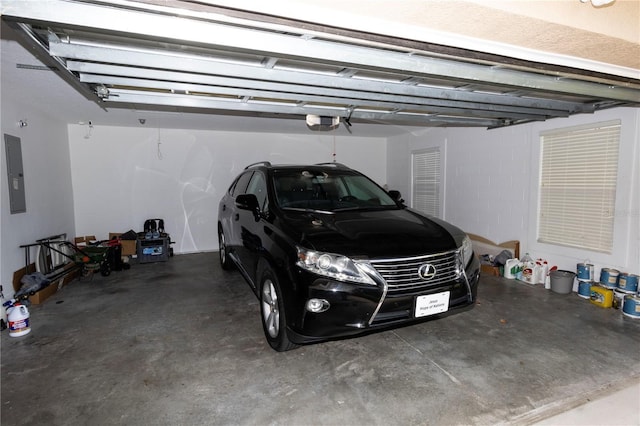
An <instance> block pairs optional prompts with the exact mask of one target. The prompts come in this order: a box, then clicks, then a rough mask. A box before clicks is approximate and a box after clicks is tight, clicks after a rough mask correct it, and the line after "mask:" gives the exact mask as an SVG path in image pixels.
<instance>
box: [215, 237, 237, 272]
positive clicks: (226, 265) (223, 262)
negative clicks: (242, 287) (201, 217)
mask: <svg viewBox="0 0 640 426" xmlns="http://www.w3.org/2000/svg"><path fill="white" fill-rule="evenodd" d="M218 246H219V250H218V254H219V255H220V266H221V267H222V269H224V270H226V271H228V270H229V269H231V268H233V262H232V261H231V259H230V258H229V251H228V248H227V239H226V238H225V236H224V231H222V227H219V228H218Z"/></svg>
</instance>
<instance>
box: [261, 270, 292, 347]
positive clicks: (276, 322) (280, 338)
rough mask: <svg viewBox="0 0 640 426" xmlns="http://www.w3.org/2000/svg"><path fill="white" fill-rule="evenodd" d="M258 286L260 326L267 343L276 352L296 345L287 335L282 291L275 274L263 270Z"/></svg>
mask: <svg viewBox="0 0 640 426" xmlns="http://www.w3.org/2000/svg"><path fill="white" fill-rule="evenodd" d="M261 282H262V285H261V286H260V312H261V314H262V315H261V316H262V328H263V329H264V335H265V337H266V338H267V341H268V342H269V345H270V346H271V347H272V348H273V349H275V350H276V351H278V352H284V351H288V350H291V349H295V348H296V347H298V345H296V344H295V343H292V342H291V341H290V340H289V337H288V336H287V330H286V321H285V312H284V300H283V299H282V291H281V290H280V285H279V284H278V281H277V279H276V278H275V275H274V274H273V273H272V272H271V271H267V272H265V274H264V276H263V278H262V281H261Z"/></svg>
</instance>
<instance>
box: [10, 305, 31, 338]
mask: <svg viewBox="0 0 640 426" xmlns="http://www.w3.org/2000/svg"><path fill="white" fill-rule="evenodd" d="M7 319H8V320H9V336H11V337H19V336H24V335H25V334H29V332H30V331H31V327H29V310H28V309H27V307H26V306H24V305H14V306H13V308H11V309H10V311H9V314H8V315H7Z"/></svg>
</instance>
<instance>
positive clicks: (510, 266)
mask: <svg viewBox="0 0 640 426" xmlns="http://www.w3.org/2000/svg"><path fill="white" fill-rule="evenodd" d="M520 270H521V268H520V261H519V260H518V259H507V262H506V263H505V264H504V277H505V278H508V279H510V280H514V279H515V278H516V275H517V274H518V272H520Z"/></svg>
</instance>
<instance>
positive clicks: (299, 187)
mask: <svg viewBox="0 0 640 426" xmlns="http://www.w3.org/2000/svg"><path fill="white" fill-rule="evenodd" d="M274 188H275V193H276V198H277V201H278V204H279V205H280V207H282V208H289V209H313V210H323V211H339V210H355V209H373V208H397V204H396V203H395V201H393V199H392V198H391V197H390V196H389V194H387V193H386V192H385V191H384V190H383V189H382V188H380V187H379V186H378V185H376V184H375V183H374V182H373V181H371V180H370V179H368V178H366V177H364V176H362V175H359V174H356V173H351V172H345V171H339V170H335V171H334V170H330V171H326V170H323V171H317V170H316V171H311V170H281V171H278V172H276V173H274Z"/></svg>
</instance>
